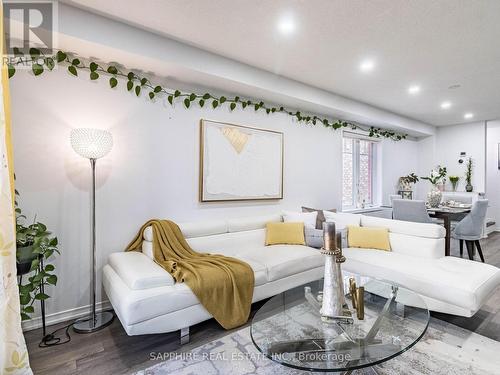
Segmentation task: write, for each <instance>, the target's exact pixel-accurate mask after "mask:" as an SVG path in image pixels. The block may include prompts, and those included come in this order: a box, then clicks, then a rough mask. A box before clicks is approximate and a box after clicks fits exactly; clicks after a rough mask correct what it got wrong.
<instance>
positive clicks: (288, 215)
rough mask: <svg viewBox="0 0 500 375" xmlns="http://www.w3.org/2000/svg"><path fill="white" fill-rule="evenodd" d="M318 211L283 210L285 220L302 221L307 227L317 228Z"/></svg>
mask: <svg viewBox="0 0 500 375" xmlns="http://www.w3.org/2000/svg"><path fill="white" fill-rule="evenodd" d="M317 216H318V212H316V211H315V212H292V211H284V212H283V221H284V222H285V223H289V222H302V223H304V227H305V228H316V217H317Z"/></svg>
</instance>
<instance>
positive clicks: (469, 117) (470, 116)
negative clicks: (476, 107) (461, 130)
mask: <svg viewBox="0 0 500 375" xmlns="http://www.w3.org/2000/svg"><path fill="white" fill-rule="evenodd" d="M473 117H474V113H470V112H467V113H466V114H465V115H464V119H467V120H468V119H471V118H473Z"/></svg>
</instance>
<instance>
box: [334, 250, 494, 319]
mask: <svg viewBox="0 0 500 375" xmlns="http://www.w3.org/2000/svg"><path fill="white" fill-rule="evenodd" d="M343 254H344V255H345V257H346V259H347V260H346V262H345V263H344V265H343V269H344V270H345V271H348V272H353V273H356V274H360V275H364V276H370V277H374V278H378V279H382V280H388V281H389V282H393V283H396V284H399V285H401V286H403V287H405V288H408V289H410V290H415V291H416V292H417V293H418V294H420V295H423V296H426V297H430V298H434V299H437V300H440V301H444V302H447V303H450V304H452V305H456V306H460V307H463V308H465V309H468V310H470V311H476V310H478V309H479V308H480V307H481V305H482V304H483V303H484V302H485V299H486V298H487V297H488V296H489V295H490V294H491V293H492V292H493V291H494V289H495V288H496V286H497V285H498V284H499V283H500V270H499V269H498V268H496V267H493V266H491V265H488V264H484V263H479V262H474V261H469V260H465V259H461V258H455V257H442V258H439V259H431V258H422V257H414V256H408V255H403V254H397V253H393V252H386V251H372V250H366V249H354V248H348V249H345V250H344V252H343Z"/></svg>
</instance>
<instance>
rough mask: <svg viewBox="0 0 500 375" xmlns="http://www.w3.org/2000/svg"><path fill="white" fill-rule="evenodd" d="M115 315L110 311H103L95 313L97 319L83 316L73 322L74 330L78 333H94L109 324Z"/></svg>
mask: <svg viewBox="0 0 500 375" xmlns="http://www.w3.org/2000/svg"><path fill="white" fill-rule="evenodd" d="M114 317H115V316H114V315H113V313H112V312H109V311H101V312H98V313H96V314H95V320H94V321H92V318H82V319H78V320H76V321H75V323H74V324H73V330H74V331H75V332H76V333H92V332H95V331H99V330H100V329H103V328H104V327H107V326H109V325H110V324H111V323H112V322H113V319H114Z"/></svg>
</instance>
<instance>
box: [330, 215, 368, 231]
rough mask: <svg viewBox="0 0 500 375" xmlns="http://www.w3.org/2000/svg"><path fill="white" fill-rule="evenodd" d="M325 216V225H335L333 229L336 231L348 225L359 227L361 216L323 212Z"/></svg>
mask: <svg viewBox="0 0 500 375" xmlns="http://www.w3.org/2000/svg"><path fill="white" fill-rule="evenodd" d="M323 215H325V221H326V222H327V223H335V229H337V230H338V231H340V230H342V229H344V228H346V227H347V226H348V225H355V226H358V227H359V226H360V225H361V215H359V214H347V213H343V212H330V211H323Z"/></svg>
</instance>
